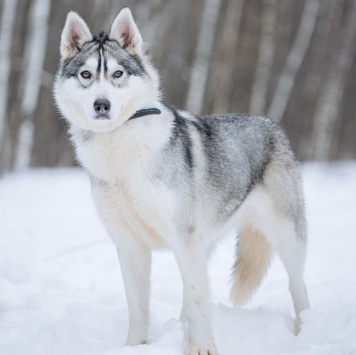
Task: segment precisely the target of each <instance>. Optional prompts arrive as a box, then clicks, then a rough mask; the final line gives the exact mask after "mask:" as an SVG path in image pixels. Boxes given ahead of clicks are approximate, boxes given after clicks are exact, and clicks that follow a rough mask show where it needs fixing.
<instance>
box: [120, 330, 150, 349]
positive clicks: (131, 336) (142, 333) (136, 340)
mask: <svg viewBox="0 0 356 355" xmlns="http://www.w3.org/2000/svg"><path fill="white" fill-rule="evenodd" d="M143 344H147V331H146V329H145V328H144V327H142V326H141V325H139V326H136V327H130V330H129V333H128V334H127V338H126V343H125V345H126V346H136V345H143Z"/></svg>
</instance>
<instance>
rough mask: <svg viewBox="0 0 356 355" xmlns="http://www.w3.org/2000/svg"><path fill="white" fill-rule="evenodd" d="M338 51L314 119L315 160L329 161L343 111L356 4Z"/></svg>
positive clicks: (353, 47) (353, 46)
mask: <svg viewBox="0 0 356 355" xmlns="http://www.w3.org/2000/svg"><path fill="white" fill-rule="evenodd" d="M340 38H341V39H342V41H341V43H340V46H339V48H338V49H337V50H336V51H335V54H334V58H333V65H332V67H331V69H330V71H329V73H328V75H327V79H326V83H325V85H324V86H323V90H322V92H321V94H320V96H319V98H318V102H317V108H316V113H315V118H314V127H313V135H312V137H313V141H314V152H313V158H315V159H318V160H326V159H328V158H329V155H330V149H331V144H332V136H333V132H334V128H335V124H336V122H337V119H338V113H339V112H340V105H341V100H342V96H343V92H344V88H345V82H346V79H347V75H348V73H349V71H350V66H351V63H352V59H353V56H354V54H355V50H356V44H355V43H356V3H355V2H353V5H352V8H351V11H349V12H348V17H347V22H346V24H345V26H344V28H343V31H342V35H341V36H340Z"/></svg>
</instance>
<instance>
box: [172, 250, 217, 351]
mask: <svg viewBox="0 0 356 355" xmlns="http://www.w3.org/2000/svg"><path fill="white" fill-rule="evenodd" d="M174 252H175V256H176V259H177V262H178V265H179V269H180V272H181V274H182V280H183V287H184V304H183V311H182V315H181V318H183V319H184V318H185V319H187V320H188V323H189V343H190V344H189V349H188V354H192V355H193V354H194V355H195V354H199V355H216V354H217V351H216V347H215V344H214V340H213V337H212V330H211V325H210V312H209V285H208V274H207V255H206V251H205V249H204V248H203V247H202V246H201V245H195V246H193V245H192V244H189V245H180V246H179V247H178V248H177V249H176V250H174Z"/></svg>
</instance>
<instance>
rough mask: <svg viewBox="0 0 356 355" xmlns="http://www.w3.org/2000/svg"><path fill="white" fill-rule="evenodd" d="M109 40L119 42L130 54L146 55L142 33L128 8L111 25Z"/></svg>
mask: <svg viewBox="0 0 356 355" xmlns="http://www.w3.org/2000/svg"><path fill="white" fill-rule="evenodd" d="M109 38H110V39H113V40H115V41H117V42H118V43H119V44H120V46H121V47H122V48H124V49H126V50H127V51H128V52H129V53H130V54H137V55H144V54H146V53H145V52H146V49H145V45H144V43H143V41H142V37H141V34H140V31H139V30H138V28H137V26H136V23H135V21H134V19H133V17H132V14H131V11H130V9H129V8H128V7H124V8H123V9H122V10H121V11H120V12H119V14H118V15H117V16H116V18H115V20H114V22H113V24H112V25H111V30H110V35H109Z"/></svg>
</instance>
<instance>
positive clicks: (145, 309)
mask: <svg viewBox="0 0 356 355" xmlns="http://www.w3.org/2000/svg"><path fill="white" fill-rule="evenodd" d="M117 251H118V255H119V260H120V265H121V272H122V277H123V280H124V284H125V293H126V299H127V304H128V307H129V332H128V335H127V339H126V345H131V346H132V345H139V344H145V343H146V342H147V328H148V321H149V296H150V271H151V250H150V249H148V248H147V247H146V246H145V245H143V244H141V243H139V242H137V241H136V240H135V239H133V238H132V239H130V240H125V241H123V242H122V243H120V244H118V245H117Z"/></svg>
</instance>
